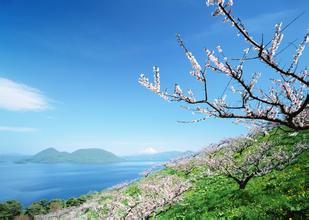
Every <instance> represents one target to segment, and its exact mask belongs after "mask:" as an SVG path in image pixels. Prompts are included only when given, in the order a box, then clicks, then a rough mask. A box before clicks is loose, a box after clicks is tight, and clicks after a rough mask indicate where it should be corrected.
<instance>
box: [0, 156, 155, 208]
mask: <svg viewBox="0 0 309 220" xmlns="http://www.w3.org/2000/svg"><path fill="white" fill-rule="evenodd" d="M156 163H157V162H156ZM154 164H155V162H122V163H115V164H107V165H81V164H35V163H29V164H14V163H0V202H4V201H6V200H11V199H16V200H19V201H20V202H21V203H22V204H23V205H25V206H27V205H29V204H31V203H32V202H34V201H38V200H41V199H49V200H50V199H55V198H60V199H67V198H70V197H78V196H80V195H82V194H87V193H89V192H91V191H92V192H93V191H102V190H103V189H106V188H109V187H111V186H114V185H116V184H119V183H123V182H126V181H131V180H134V179H136V178H139V177H140V173H141V172H143V171H144V170H146V169H149V168H150V167H152V166H153V165H154Z"/></svg>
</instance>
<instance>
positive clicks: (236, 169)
mask: <svg viewBox="0 0 309 220" xmlns="http://www.w3.org/2000/svg"><path fill="white" fill-rule="evenodd" d="M307 149H308V146H307V145H306V144H304V143H298V144H296V145H295V146H292V147H290V149H288V147H287V146H280V145H278V144H276V143H272V142H263V143H261V144H259V147H255V145H254V140H252V139H248V138H236V139H231V140H230V142H229V143H227V146H226V147H225V148H222V150H220V151H218V152H217V153H215V154H209V155H208V157H207V159H206V160H205V162H206V164H207V165H208V167H209V169H210V170H211V171H214V172H219V173H220V174H223V175H225V176H227V177H228V178H231V179H233V180H234V181H235V182H236V183H237V184H238V185H239V189H244V188H245V187H246V185H247V183H248V182H249V180H251V178H253V177H254V176H262V175H265V174H267V173H269V172H271V171H272V170H275V169H276V170H282V169H283V168H285V167H286V166H287V165H289V164H290V163H291V162H292V161H294V159H295V158H296V157H297V156H298V155H300V154H301V153H302V152H304V151H305V150H307Z"/></svg>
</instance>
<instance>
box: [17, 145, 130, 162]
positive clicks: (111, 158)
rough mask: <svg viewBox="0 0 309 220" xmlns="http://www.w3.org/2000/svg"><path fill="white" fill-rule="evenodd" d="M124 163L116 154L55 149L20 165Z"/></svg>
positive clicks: (45, 151)
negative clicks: (29, 163) (28, 163)
mask: <svg viewBox="0 0 309 220" xmlns="http://www.w3.org/2000/svg"><path fill="white" fill-rule="evenodd" d="M121 161H124V160H123V159H122V158H120V157H118V156H116V155H115V154H113V153H111V152H108V151H105V150H102V149H98V148H89V149H80V150H76V151H74V152H72V153H68V152H59V151H57V150H56V149H54V148H48V149H45V150H43V151H41V152H39V153H37V154H35V155H34V156H32V157H30V158H28V159H24V160H21V161H19V163H27V162H32V163H82V164H104V163H114V162H121Z"/></svg>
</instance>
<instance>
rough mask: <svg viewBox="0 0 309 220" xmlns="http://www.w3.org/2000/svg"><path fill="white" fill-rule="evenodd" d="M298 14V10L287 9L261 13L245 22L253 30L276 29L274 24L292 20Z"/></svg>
mask: <svg viewBox="0 0 309 220" xmlns="http://www.w3.org/2000/svg"><path fill="white" fill-rule="evenodd" d="M295 14H297V10H285V11H278V12H273V13H264V14H260V15H258V16H256V17H253V18H248V19H245V20H244V24H245V25H246V26H247V27H248V28H249V30H250V31H251V32H255V33H256V32H263V31H265V28H266V29H268V30H270V31H271V30H273V29H274V24H277V23H280V22H281V21H283V20H284V21H286V22H287V21H290V20H292V19H293V18H294V17H293V15H295Z"/></svg>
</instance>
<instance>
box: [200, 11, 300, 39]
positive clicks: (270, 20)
mask: <svg viewBox="0 0 309 220" xmlns="http://www.w3.org/2000/svg"><path fill="white" fill-rule="evenodd" d="M296 14H297V10H292V9H291V10H285V11H278V12H271V13H263V14H259V15H257V16H254V17H251V18H245V19H242V22H243V23H244V25H245V26H246V28H247V29H248V31H249V32H250V33H261V32H269V31H273V29H274V25H275V24H276V23H279V22H281V21H285V22H289V21H290V20H291V19H293V18H294V17H293V16H295V15H296ZM231 30H232V28H231V27H230V25H228V24H223V22H222V20H220V21H217V22H215V23H214V24H212V25H211V26H210V27H209V28H208V29H207V30H206V31H203V32H200V33H197V34H196V35H195V37H196V38H205V37H206V36H213V35H222V34H226V33H228V34H229V33H231V32H230V31H231Z"/></svg>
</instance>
